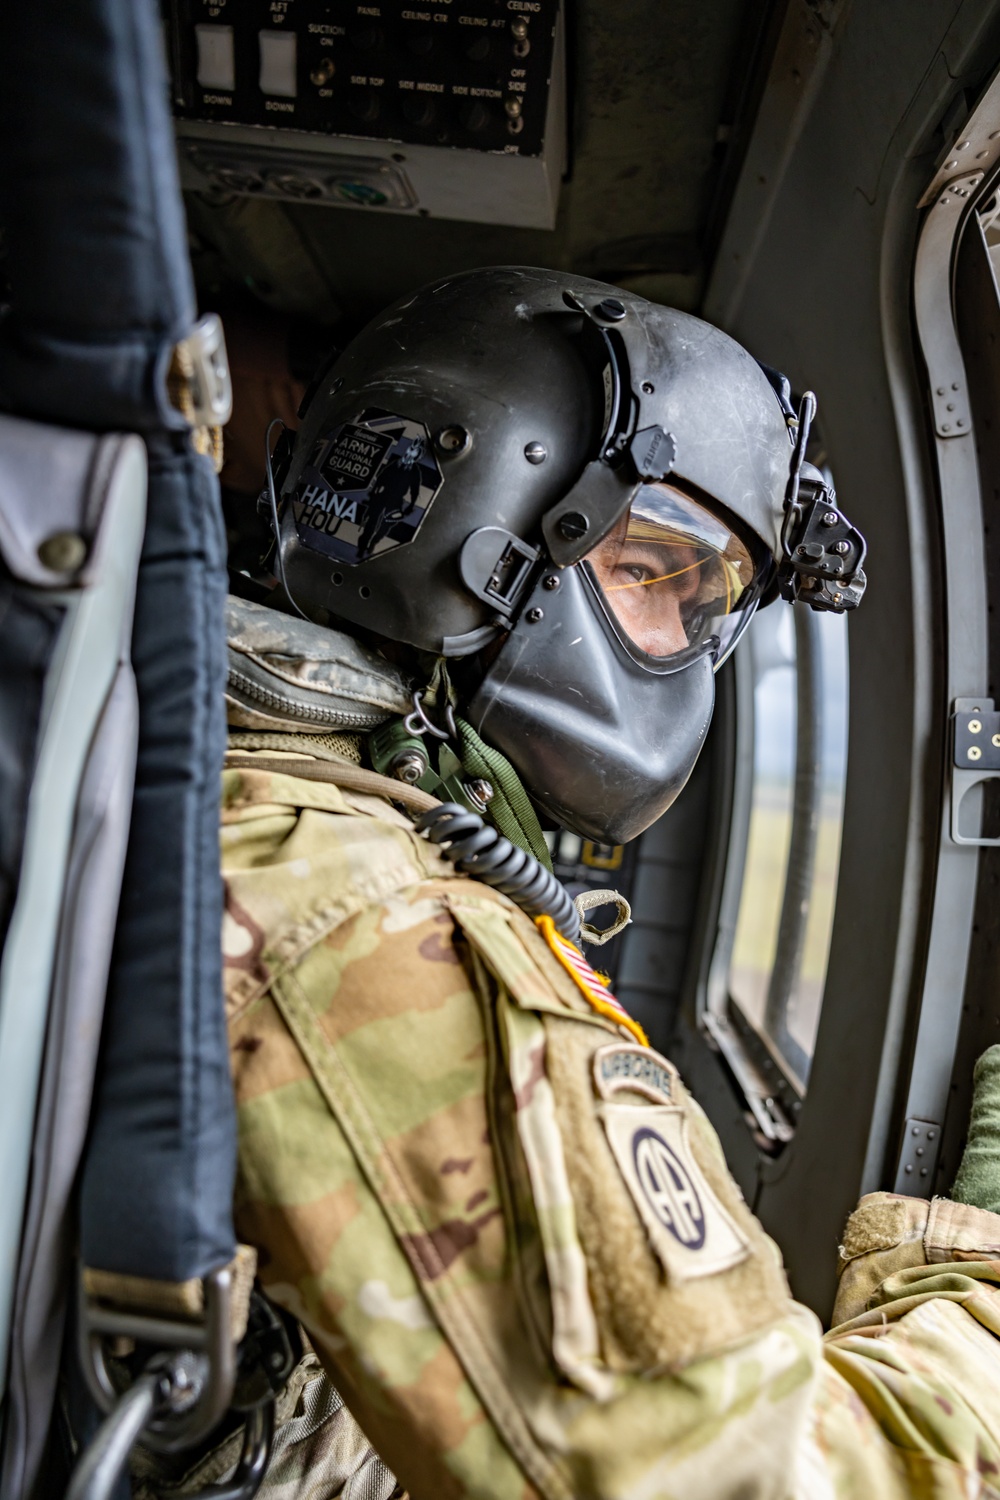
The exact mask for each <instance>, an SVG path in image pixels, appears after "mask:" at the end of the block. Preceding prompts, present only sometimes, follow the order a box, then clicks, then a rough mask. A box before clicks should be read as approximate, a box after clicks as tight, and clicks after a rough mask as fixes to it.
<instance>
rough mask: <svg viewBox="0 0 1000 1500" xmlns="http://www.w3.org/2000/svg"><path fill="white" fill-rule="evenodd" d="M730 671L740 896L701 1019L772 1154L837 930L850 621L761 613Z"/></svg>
mask: <svg viewBox="0 0 1000 1500" xmlns="http://www.w3.org/2000/svg"><path fill="white" fill-rule="evenodd" d="M735 665H736V674H737V702H738V714H737V730H736V737H737V738H736V757H737V764H738V766H739V767H740V768H741V770H742V774H741V775H740V774H738V776H737V783H738V785H737V793H736V798H735V804H734V809H733V822H732V835H731V840H730V853H729V868H728V869H727V885H728V886H729V889H730V890H735V891H738V893H739V894H738V897H737V900H736V902H735V903H734V904H735V907H736V910H735V913H734V914H732V915H731V916H730V919H729V920H728V921H727V920H726V914H725V913H723V914H722V921H721V922H720V928H719V938H718V942H717V947H716V953H715V958H714V963H713V975H714V983H713V982H710V984H709V994H708V997H707V998H708V1006H709V1012H708V1014H707V1015H706V1016H705V1018H704V1019H705V1020H706V1022H707V1023H708V1025H709V1030H710V1031H712V1032H713V1033H719V1032H720V1031H721V1032H724V1033H725V1035H726V1037H727V1039H728V1046H727V1047H726V1049H725V1050H726V1051H727V1053H728V1052H730V1051H731V1050H732V1051H734V1052H735V1053H738V1054H741V1055H742V1056H743V1057H744V1058H745V1061H746V1064H747V1067H746V1069H745V1071H744V1070H741V1069H739V1068H737V1069H736V1071H737V1074H738V1076H740V1077H741V1080H742V1081H744V1083H745V1084H746V1082H747V1081H748V1080H749V1079H751V1078H752V1079H754V1080H755V1081H756V1084H757V1086H756V1087H755V1088H754V1089H753V1093H754V1098H753V1099H752V1100H750V1102H751V1108H752V1109H753V1113H754V1115H755V1116H758V1123H762V1121H764V1120H766V1122H767V1125H768V1127H769V1128H767V1129H765V1130H764V1134H765V1135H766V1136H768V1138H769V1139H770V1141H771V1143H772V1144H777V1143H780V1141H782V1140H786V1139H788V1137H789V1136H790V1134H791V1126H792V1123H793V1121H794V1117H795V1113H796V1110H797V1105H798V1101H799V1100H800V1099H801V1097H802V1096H803V1095H804V1093H805V1089H806V1085H807V1084H808V1081H809V1070H810V1065H811V1062H812V1055H813V1049H814V1046H815V1042H816V1033H817V1029H818V1026H819V1016H820V1007H821V1005H822V1000H823V988H824V983H825V979H826V967H827V959H828V956H829V947H830V934H831V931H832V927H833V912H834V903H835V898H836V887H837V874H838V869H839V863H840V838H841V827H842V821H843V805H844V785H845V779H846V769H847V632H846V620H845V619H844V617H843V616H836V615H820V614H816V613H814V612H813V611H811V610H809V609H808V608H807V607H806V606H804V605H797V606H795V607H794V609H788V608H783V607H780V606H776V607H773V608H771V609H767V610H763V611H761V612H760V613H759V614H758V615H757V616H756V617H755V618H754V621H753V623H752V625H751V627H750V629H749V631H748V634H747V640H746V643H745V644H744V645H743V647H742V648H741V649H740V650H739V651H738V652H737V658H736V664H735ZM734 864H738V865H739V869H738V870H736V869H734V868H733V866H734ZM720 1021H721V1022H722V1026H721V1027H720V1025H719V1023H720ZM717 1039H720V1040H721V1037H720V1038H717ZM747 1093H748V1098H749V1094H750V1090H749V1089H748V1090H747ZM771 1096H773V1097H771ZM754 1105H756V1106H757V1107H756V1108H754Z"/></svg>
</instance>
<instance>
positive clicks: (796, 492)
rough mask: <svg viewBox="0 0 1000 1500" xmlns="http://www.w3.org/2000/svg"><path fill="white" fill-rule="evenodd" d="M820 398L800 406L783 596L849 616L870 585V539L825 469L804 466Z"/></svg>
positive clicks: (785, 529)
mask: <svg viewBox="0 0 1000 1500" xmlns="http://www.w3.org/2000/svg"><path fill="white" fill-rule="evenodd" d="M815 414H816V397H815V396H814V395H813V393H812V391H806V393H805V395H804V396H803V397H802V401H801V403H800V405H799V414H798V420H797V424H796V425H797V431H796V434H795V444H794V447H793V449H792V458H791V462H790V464H789V469H788V484H787V486H786V488H785V519H784V523H783V525H782V528H781V550H782V559H781V562H780V563H779V564H778V592H779V593H780V594H781V597H782V598H783V599H788V600H791V601H792V602H794V601H795V600H798V599H801V600H804V601H805V603H806V604H808V605H810V606H811V607H812V608H813V609H825V610H833V611H834V612H835V613H836V614H843V613H844V611H845V610H848V609H857V607H858V605H859V604H860V603H861V598H862V595H863V594H864V591H865V585H866V583H867V581H868V580H867V579H866V577H865V573H864V567H863V564H864V560H865V554H866V552H867V547H866V545H865V539H864V537H863V536H862V535H861V532H860V531H859V530H858V529H857V527H856V526H852V525H851V523H850V521H848V519H847V517H846V516H845V515H844V514H843V513H842V512H841V511H840V510H839V509H838V507H837V496H836V493H835V491H834V488H833V486H832V485H831V484H829V483H828V482H827V480H826V479H825V478H824V476H823V475H822V474H821V473H820V471H819V469H816V468H814V467H813V465H812V464H808V463H805V462H804V459H805V451H806V444H807V442H808V441H809V429H810V428H811V426H812V420H813V417H814V416H815Z"/></svg>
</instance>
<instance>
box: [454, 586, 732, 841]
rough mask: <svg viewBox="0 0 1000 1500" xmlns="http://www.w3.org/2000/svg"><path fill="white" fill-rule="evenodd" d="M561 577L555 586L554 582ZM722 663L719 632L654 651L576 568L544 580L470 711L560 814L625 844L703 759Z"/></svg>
mask: <svg viewBox="0 0 1000 1500" xmlns="http://www.w3.org/2000/svg"><path fill="white" fill-rule="evenodd" d="M552 577H557V578H558V585H557V586H556V587H555V588H553V587H552V586H551V584H550V585H549V587H546V583H547V581H548V580H549V579H550V578H552ZM751 613H752V609H751V608H748V609H747V611H746V618H747V619H749V617H750V614H751ZM714 660H715V653H714V649H713V643H712V642H711V641H703V642H702V643H700V644H699V645H698V646H696V647H692V648H691V649H689V650H687V651H679V652H677V653H676V654H675V655H673V656H671V657H668V658H655V657H650V656H646V655H645V654H644V653H642V652H641V651H639V650H638V649H637V648H636V647H635V646H633V645H632V644H631V642H629V640H628V638H627V636H625V635H624V633H623V632H622V631H621V630H620V628H619V627H618V626H617V624H616V621H615V619H614V616H613V615H612V613H611V612H610V610H609V609H608V607H607V604H606V601H605V599H604V597H603V595H602V594H601V591H600V589H599V588H598V586H597V583H596V582H595V580H594V578H593V576H592V574H591V573H590V571H589V569H588V568H587V567H586V565H585V564H583V565H578V566H577V567H573V568H566V569H564V570H563V571H562V572H561V573H559V574H556V573H555V572H554V571H553V572H552V573H547V574H545V575H544V576H543V577H542V578H541V579H540V580H539V581H538V583H537V585H536V587H535V589H534V591H533V593H532V595H531V597H530V598H529V599H528V600H527V601H526V603H525V605H524V607H523V609H522V610H521V613H520V618H519V620H518V623H517V625H516V626H515V628H514V629H513V630H512V631H511V634H510V636H509V637H508V639H507V641H506V642H505V643H504V646H503V648H502V649H501V651H500V652H499V654H498V655H497V657H496V658H495V660H494V661H493V663H492V664H491V666H490V667H489V669H488V671H487V673H486V676H485V677H484V678H483V681H482V683H481V684H480V686H479V688H478V690H477V692H476V693H475V695H474V697H473V699H472V702H471V703H470V705H469V717H470V719H471V722H472V724H473V725H474V727H475V728H476V729H477V730H478V731H479V733H480V734H482V735H483V737H484V739H487V740H489V742H490V743H491V744H493V745H496V746H497V748H498V749H500V750H502V751H503V753H504V755H506V756H507V758H508V759H509V760H510V761H511V762H512V763H513V765H514V766H515V768H516V769H517V771H518V773H519V774H520V775H521V776H522V777H523V779H524V781H525V784H526V785H527V787H528V789H529V790H530V791H531V793H532V795H533V797H534V798H535V800H536V801H537V802H538V804H539V805H540V806H541V807H543V808H544V809H545V811H546V812H547V813H549V814H550V815H551V816H552V817H553V818H555V819H556V821H557V822H558V823H560V824H561V825H562V826H563V827H565V828H569V829H572V830H573V831H574V832H575V833H579V834H581V835H582V836H583V837H584V838H590V839H595V840H597V841H599V842H601V843H609V844H623V843H627V842H628V840H629V839H633V838H635V837H636V836H637V835H638V834H640V833H641V832H642V831H643V829H645V828H648V827H649V825H650V824H651V823H653V822H655V821H656V819H657V818H658V817H659V816H660V815H661V813H663V812H665V811H666V809H667V808H668V807H669V806H670V804H671V803H672V802H673V801H674V799H675V798H676V797H677V795H678V793H679V792H680V791H681V789H682V788H683V786H684V784H685V782H686V781H687V779H688V777H689V776H690V774H691V771H692V770H693V768H694V764H695V761H696V760H697V758H698V754H699V752H700V750H701V747H702V745H703V743H704V740H705V735H706V733H707V732H708V726H709V723H710V721H711V717H712V708H713V706H714V702H715V687H714Z"/></svg>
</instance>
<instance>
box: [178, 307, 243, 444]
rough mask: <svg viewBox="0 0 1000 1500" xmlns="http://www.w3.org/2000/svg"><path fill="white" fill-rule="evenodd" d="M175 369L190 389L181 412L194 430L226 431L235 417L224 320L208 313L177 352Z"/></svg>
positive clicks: (216, 314)
mask: <svg viewBox="0 0 1000 1500" xmlns="http://www.w3.org/2000/svg"><path fill="white" fill-rule="evenodd" d="M174 360H175V366H176V368H177V369H178V370H179V372H180V375H181V377H182V379H183V380H184V382H185V383H186V386H187V391H186V393H185V395H186V399H182V400H181V401H178V402H177V403H176V404H177V406H178V408H179V409H180V410H181V411H182V412H183V413H184V415H185V417H187V419H188V421H189V422H190V424H191V426H192V427H224V426H225V425H226V423H227V422H228V421H229V418H230V417H231V416H232V414H233V382H232V378H231V376H230V373H229V356H228V355H227V353H226V337H225V334H224V332H223V329H222V319H221V318H220V317H219V315H218V313H205V315H204V317H201V318H199V319H198V322H197V323H196V324H195V326H194V328H193V329H192V330H191V332H190V333H189V334H188V336H187V338H186V339H181V341H180V343H179V344H178V345H177V346H176V348H175V350H174Z"/></svg>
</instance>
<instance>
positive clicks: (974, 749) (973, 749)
mask: <svg viewBox="0 0 1000 1500" xmlns="http://www.w3.org/2000/svg"><path fill="white" fill-rule="evenodd" d="M966 753H967V755H968V757H969V759H970V760H982V758H983V752H982V750H980V748H979V746H978V745H970V746H969V748H968V751H967V752H966Z"/></svg>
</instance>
